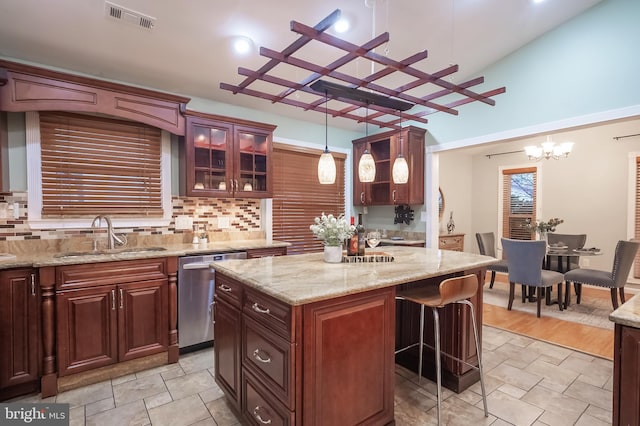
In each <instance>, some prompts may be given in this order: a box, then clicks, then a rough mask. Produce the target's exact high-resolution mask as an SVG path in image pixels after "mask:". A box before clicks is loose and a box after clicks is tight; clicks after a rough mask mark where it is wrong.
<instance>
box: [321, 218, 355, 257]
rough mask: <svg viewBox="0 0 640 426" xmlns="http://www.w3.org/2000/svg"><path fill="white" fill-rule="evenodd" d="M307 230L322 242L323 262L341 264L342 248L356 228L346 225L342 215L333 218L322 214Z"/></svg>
mask: <svg viewBox="0 0 640 426" xmlns="http://www.w3.org/2000/svg"><path fill="white" fill-rule="evenodd" d="M309 229H310V230H311V232H313V235H315V236H316V238H318V239H319V240H321V241H323V242H324V260H325V262H329V263H340V262H342V246H343V244H344V242H345V240H347V239H348V238H351V236H352V235H353V234H354V233H355V232H356V227H355V226H353V225H350V224H349V223H347V221H346V220H345V218H344V215H343V214H341V215H340V216H338V217H335V216H334V215H332V214H329V215H325V214H324V212H322V215H321V216H320V217H316V218H315V219H314V221H313V224H312V225H311V226H309Z"/></svg>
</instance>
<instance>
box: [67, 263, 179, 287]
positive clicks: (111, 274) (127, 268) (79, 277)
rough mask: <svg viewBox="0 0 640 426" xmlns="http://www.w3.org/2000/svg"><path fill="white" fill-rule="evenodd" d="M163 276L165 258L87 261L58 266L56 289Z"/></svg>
mask: <svg viewBox="0 0 640 426" xmlns="http://www.w3.org/2000/svg"><path fill="white" fill-rule="evenodd" d="M163 278H167V267H166V259H149V260H125V261H121V262H102V263H87V264H82V265H69V266H58V267H57V268H56V289H57V290H68V289H76V288H86V287H93V286H99V285H113V284H122V283H129V282H138V281H146V280H155V279H163Z"/></svg>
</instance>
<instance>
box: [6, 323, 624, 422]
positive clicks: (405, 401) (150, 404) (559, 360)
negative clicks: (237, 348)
mask: <svg viewBox="0 0 640 426" xmlns="http://www.w3.org/2000/svg"><path fill="white" fill-rule="evenodd" d="M483 344H484V351H483V355H484V369H485V382H486V386H487V394H488V397H487V399H488V405H489V417H488V418H485V417H484V413H483V410H482V397H481V393H480V384H479V383H477V384H475V385H474V386H472V387H471V388H469V389H467V390H466V391H464V392H463V393H461V394H455V393H453V392H451V391H448V390H445V391H444V394H443V406H442V420H443V423H444V424H446V425H460V426H468V425H472V424H475V425H493V426H502V425H535V426H542V425H549V426H555V425H562V426H564V425H585V426H586V425H588V426H597V425H610V424H611V409H612V402H611V401H612V387H613V377H612V376H613V364H612V362H611V361H608V360H605V359H601V358H594V357H592V356H590V355H585V354H583V353H580V352H575V351H572V350H569V349H565V348H562V347H559V346H555V345H551V344H548V343H544V342H541V341H538V340H534V339H531V338H528V337H523V336H519V335H516V334H513V333H509V332H507V331H502V330H498V329H495V328H491V327H487V326H485V327H484V329H483ZM212 356H213V354H212V350H211V349H205V350H201V351H199V352H194V353H190V354H185V355H182V356H181V357H180V361H179V362H178V363H177V364H172V365H166V366H162V367H158V368H154V369H151V370H147V371H143V372H139V373H136V374H131V375H128V376H124V377H120V378H117V379H113V380H110V381H106V382H102V383H97V384H94V385H89V386H85V387H83V388H79V389H74V390H71V391H67V392H63V393H60V394H59V395H57V396H56V397H51V398H47V399H45V400H44V401H45V402H46V401H49V402H65V403H69V404H70V417H71V422H70V424H71V425H74V426H75V425H87V426H88V425H92V426H93V425H95V426H109V425H114V426H116V425H117V426H121V425H150V424H151V425H154V426H160V425H176V426H186V425H217V426H227V425H238V424H243V423H242V422H240V421H239V420H238V418H236V416H235V415H234V414H233V412H232V411H231V409H230V408H229V406H228V405H227V404H226V402H225V398H224V397H223V394H222V392H221V391H220V389H219V388H218V386H217V385H216V384H215V381H214V378H213V359H212ZM435 398H436V396H435V383H433V382H430V381H429V380H426V379H425V380H422V382H421V385H420V386H419V385H418V384H417V375H416V374H414V373H412V372H410V371H408V370H406V369H404V368H402V367H397V369H396V392H395V416H396V425H398V426H402V425H432V424H433V425H435V424H436V408H435V406H436V400H435ZM17 401H25V402H26V401H28V402H43V401H42V400H41V399H40V398H39V395H31V396H26V397H21V398H17V399H15V400H13V401H11V402H17Z"/></svg>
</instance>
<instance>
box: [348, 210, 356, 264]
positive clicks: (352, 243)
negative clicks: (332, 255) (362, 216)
mask: <svg viewBox="0 0 640 426" xmlns="http://www.w3.org/2000/svg"><path fill="white" fill-rule="evenodd" d="M355 224H356V219H355V218H354V217H353V216H351V226H355ZM357 255H358V232H357V229H356V232H354V233H353V235H352V236H351V238H349V239H348V240H347V256H357Z"/></svg>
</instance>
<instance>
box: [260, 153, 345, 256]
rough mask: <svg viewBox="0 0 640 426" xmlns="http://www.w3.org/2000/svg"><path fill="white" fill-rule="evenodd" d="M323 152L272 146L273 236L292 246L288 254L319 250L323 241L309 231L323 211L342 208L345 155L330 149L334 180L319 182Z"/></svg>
mask: <svg viewBox="0 0 640 426" xmlns="http://www.w3.org/2000/svg"><path fill="white" fill-rule="evenodd" d="M321 154H322V151H320V150H315V149H308V148H302V147H296V146H292V145H285V144H278V143H274V145H273V170H274V176H273V184H274V188H273V203H272V215H273V224H272V227H273V239H274V240H280V241H286V242H289V243H291V244H292V245H291V246H290V247H288V248H287V253H288V254H301V253H310V252H319V251H321V250H322V248H323V247H322V242H321V241H319V240H317V239H316V238H315V237H314V235H313V233H312V232H311V231H310V230H309V225H311V224H312V223H313V219H314V218H315V217H316V216H320V214H321V213H322V212H325V213H327V214H329V213H332V214H334V215H336V216H337V215H339V214H341V213H344V211H345V193H344V188H345V183H344V179H345V174H344V163H345V159H346V155H344V154H339V153H335V152H333V153H332V154H333V158H334V159H335V160H336V175H337V176H336V182H335V183H334V184H333V185H321V184H320V182H318V174H317V172H316V170H317V168H318V159H319V158H320V155H321Z"/></svg>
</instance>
